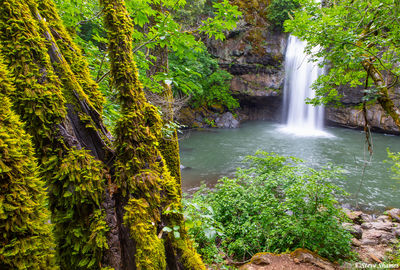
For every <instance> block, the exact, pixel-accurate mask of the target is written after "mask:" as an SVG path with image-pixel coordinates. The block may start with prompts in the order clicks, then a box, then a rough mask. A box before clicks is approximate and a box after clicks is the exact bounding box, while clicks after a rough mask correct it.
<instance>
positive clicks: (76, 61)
mask: <svg viewBox="0 0 400 270" xmlns="http://www.w3.org/2000/svg"><path fill="white" fill-rule="evenodd" d="M38 9H39V12H40V14H41V15H42V16H43V17H44V18H46V21H47V22H48V27H49V29H50V30H51V33H53V37H54V39H55V40H56V42H57V46H58V48H59V49H60V51H61V53H62V55H63V57H64V58H65V60H66V62H67V63H68V66H69V67H70V69H71V71H72V72H73V74H74V77H75V78H76V81H77V84H78V85H79V88H82V90H83V92H84V93H85V95H87V96H88V99H87V102H89V103H91V104H93V106H94V107H95V108H96V110H97V111H98V112H99V113H101V112H102V110H103V104H104V102H105V98H104V96H103V95H102V93H101V92H100V91H99V89H98V85H97V83H96V82H95V81H94V80H93V79H92V77H91V76H90V71H89V68H88V64H87V62H86V61H85V59H84V58H83V56H82V52H81V50H80V48H79V47H78V46H76V44H75V43H74V42H73V40H72V38H71V36H70V34H69V32H68V31H67V29H66V28H65V27H64V25H63V24H62V20H61V18H60V17H59V16H58V13H57V10H56V7H55V5H54V3H53V1H49V0H41V1H38Z"/></svg>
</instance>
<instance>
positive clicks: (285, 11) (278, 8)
mask: <svg viewBox="0 0 400 270" xmlns="http://www.w3.org/2000/svg"><path fill="white" fill-rule="evenodd" d="M299 6H300V4H299V1H298V0H273V1H272V2H271V4H270V5H269V6H268V16H267V17H268V20H269V22H270V23H271V25H272V27H273V28H274V29H275V30H278V31H281V30H283V23H284V22H285V21H286V20H288V19H289V14H290V15H293V10H295V9H297V8H298V7H299Z"/></svg>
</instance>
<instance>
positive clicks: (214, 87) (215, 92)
mask: <svg viewBox="0 0 400 270" xmlns="http://www.w3.org/2000/svg"><path fill="white" fill-rule="evenodd" d="M194 54H195V55H194V57H178V56H177V55H176V54H170V55H169V61H170V62H169V65H170V73H171V74H170V76H171V77H172V78H173V81H172V83H173V89H174V93H175V95H190V96H192V99H191V102H192V104H193V105H194V106H200V105H203V104H206V105H212V104H221V105H224V106H226V107H227V108H228V109H233V108H237V107H238V106H239V103H238V101H237V100H236V99H235V98H233V97H232V94H231V92H230V80H231V79H232V75H231V74H229V73H228V72H227V71H225V70H222V69H220V67H219V65H218V61H217V60H216V59H214V58H212V56H211V55H210V54H209V53H208V52H207V50H206V48H205V47H203V50H202V51H200V52H195V53H194Z"/></svg>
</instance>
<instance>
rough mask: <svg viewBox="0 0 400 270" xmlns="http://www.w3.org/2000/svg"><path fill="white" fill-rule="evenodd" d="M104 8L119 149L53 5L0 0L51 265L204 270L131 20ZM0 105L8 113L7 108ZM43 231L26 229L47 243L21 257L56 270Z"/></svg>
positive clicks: (0, 44)
mask: <svg viewBox="0 0 400 270" xmlns="http://www.w3.org/2000/svg"><path fill="white" fill-rule="evenodd" d="M103 5H104V14H105V15H106V23H107V26H108V28H109V30H110V57H111V58H112V75H113V80H114V84H115V85H116V87H117V89H118V91H119V100H120V103H121V108H122V115H123V116H122V117H121V119H120V120H119V122H118V125H117V130H116V138H115V142H113V139H112V138H111V135H110V133H109V132H108V131H107V129H106V127H105V126H104V125H103V123H102V119H101V113H102V102H103V97H102V96H101V94H100V93H99V91H98V89H97V85H96V83H95V82H94V81H93V80H92V79H91V78H90V75H89V70H88V66H87V64H86V61H85V60H84V58H83V57H82V53H81V51H80V50H79V48H78V47H77V46H76V45H75V44H74V43H73V41H72V39H71V37H70V36H69V34H68V32H67V31H66V30H65V28H64V26H63V25H62V23H61V20H60V18H59V17H58V15H57V12H56V9H55V7H54V4H53V3H52V1H49V0H41V1H36V0H0V57H2V58H3V59H4V64H5V66H6V68H7V69H8V70H9V72H10V78H12V83H13V85H14V87H15V90H13V91H8V92H7V93H5V94H4V95H6V96H7V98H8V99H9V100H10V101H11V104H12V108H13V109H14V110H15V112H16V113H17V114H18V115H19V117H20V118H21V120H22V121H23V122H24V129H25V130H26V131H27V133H29V134H30V136H31V138H32V143H33V146H34V149H35V152H36V157H37V159H38V163H39V164H40V168H41V170H40V172H39V176H41V177H42V178H43V179H45V180H46V186H47V189H48V196H49V208H50V210H51V223H52V224H53V227H54V229H53V232H54V236H55V246H56V248H55V251H56V259H57V263H58V265H59V266H60V268H61V269H102V268H105V269H110V268H109V267H112V268H113V269H115V270H120V269H157V270H159V269H204V266H203V263H202V262H201V260H200V258H199V256H198V255H197V253H196V252H195V250H194V249H193V247H192V244H191V242H190V241H189V240H188V237H187V233H186V230H185V228H184V223H183V216H182V214H181V210H182V209H181V198H180V185H179V184H178V183H177V181H176V180H175V178H174V177H172V176H171V173H170V171H169V169H168V167H167V166H166V162H165V160H164V158H163V156H162V154H161V153H160V151H159V147H160V145H159V142H160V140H161V127H162V120H161V118H160V116H159V115H158V112H157V110H156V108H155V107H153V106H151V105H150V104H148V103H147V101H146V99H145V97H144V94H143V91H142V89H141V87H140V83H139V82H138V77H137V70H136V67H135V65H134V63H133V56H132V52H131V51H132V48H131V39H130V36H131V27H132V24H131V22H130V18H129V16H128V15H127V13H126V10H125V7H124V3H123V1H104V2H103ZM0 83H2V82H1V81H0ZM2 100H3V99H2ZM4 104H5V107H4V108H5V109H4V110H5V111H6V112H7V110H9V107H10V106H11V105H7V104H6V102H5V103H4ZM2 108H3V107H2ZM6 114H7V113H6ZM3 126H6V124H5V123H3V122H1V126H0V128H3ZM12 126H16V128H19V129H20V128H21V127H22V125H21V124H17V123H14V124H12ZM9 128H11V126H10V127H9ZM20 134H22V133H20ZM27 140H28V141H29V139H27ZM23 145H24V146H25V148H26V149H22V150H24V151H22V150H21V151H22V152H21V162H22V161H23V160H31V162H33V161H34V159H33V158H32V153H31V152H30V150H29V142H23ZM0 147H2V146H1V145H0ZM10 147H12V148H14V147H15V148H16V149H17V146H14V145H13V146H10ZM7 151H8V150H7ZM16 151H19V150H18V149H17V150H16ZM175 154H177V153H175ZM3 157H5V155H2V160H1V161H2V162H3V163H4V158H3ZM14 159H15V160H18V159H17V156H15V157H14ZM24 162H25V161H24ZM29 166H32V168H33V166H34V165H29ZM33 170H34V169H32V173H31V174H32V175H31V177H32V179H34V178H35V177H36V176H35V173H34V172H33ZM12 171H13V172H14V171H15V172H17V171H18V168H17V167H16V168H13V169H12ZM2 172H3V171H1V173H2ZM30 172H31V171H30ZM39 176H38V177H39ZM2 177H3V175H2ZM2 179H3V178H2ZM27 179H29V178H27ZM35 179H36V178H35ZM32 181H33V180H32ZM34 188H36V190H37V191H38V194H37V195H35V196H36V197H35V196H32V198H33V199H34V200H36V201H37V202H38V205H37V209H36V210H35V209H34V210H32V211H33V212H34V213H35V215H37V219H38V222H39V223H40V222H41V224H43V220H45V219H46V217H45V216H46V212H45V210H44V209H43V196H42V195H43V191H44V190H43V186H42V185H41V184H40V183H39V182H38V184H37V187H34ZM34 188H33V189H34ZM13 189H15V190H17V189H16V187H13ZM40 194H42V195H40ZM1 198H2V197H0V200H1ZM42 210H43V211H42ZM7 211H8V210H7ZM10 211H11V210H10ZM39 212H41V215H39ZM0 215H3V213H2V212H0ZM1 217H2V216H1ZM32 219H34V215H32ZM46 224H47V223H46ZM46 224H44V225H43V227H42V230H43V231H40V228H39V227H38V226H36V225H35V226H34V227H32V229H31V231H30V233H32V234H34V232H35V230H38V232H42V233H40V236H41V237H43V239H42V240H40V239H39V238H38V243H39V244H40V243H43V244H40V248H38V250H37V251H38V252H36V251H35V250H34V249H31V251H30V252H31V253H32V254H31V255H32V256H31V257H26V258H25V260H26V261H27V263H28V264H29V263H30V262H29V260H31V261H32V262H33V261H40V260H41V262H44V261H46V262H49V263H48V264H47V266H48V267H40V268H41V269H48V268H51V267H52V266H51V263H50V261H51V260H52V259H51V253H52V252H51V251H50V252H47V253H46V252H45V250H49V247H51V246H52V244H51V242H52V240H51V237H50V236H49V235H48V228H49V227H48V226H50V225H49V224H47V225H46ZM5 226H9V225H5ZM23 226H25V225H23ZM26 226H27V225H26ZM165 227H169V228H174V229H175V235H177V233H179V237H174V236H173V233H172V232H170V233H167V232H166V230H163V229H164V228H165ZM27 228H29V226H28V227H27ZM46 233H47V234H46ZM24 235H26V236H29V234H28V233H27V234H24ZM10 239H11V238H10ZM39 240H40V241H42V242H40V241H39ZM46 241H47V242H46ZM2 251H3V250H0V252H2ZM39 251H40V252H41V254H42V257H41V258H38V257H37V256H36V255H37V254H39ZM35 254H36V255H35ZM0 256H2V255H1V253H0ZM35 256H36V257H35ZM10 258H11V257H10ZM1 259H3V258H1ZM15 262H17V259H16V260H15ZM35 263H36V262H35ZM37 265H40V263H37ZM0 266H2V265H0ZM107 267H108V268H107ZM13 269H14V268H13Z"/></svg>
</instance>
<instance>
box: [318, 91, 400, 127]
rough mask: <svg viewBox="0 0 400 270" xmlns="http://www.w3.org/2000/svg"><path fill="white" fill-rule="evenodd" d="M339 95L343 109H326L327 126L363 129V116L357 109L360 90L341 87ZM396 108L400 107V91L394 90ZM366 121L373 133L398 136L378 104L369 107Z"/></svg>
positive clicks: (359, 102)
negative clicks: (341, 96) (340, 95)
mask: <svg viewBox="0 0 400 270" xmlns="http://www.w3.org/2000/svg"><path fill="white" fill-rule="evenodd" d="M339 93H340V94H342V95H343V98H342V100H341V101H342V103H343V105H344V106H343V107H339V108H335V107H327V108H326V109H325V119H326V122H327V124H331V125H339V126H343V127H350V128H358V129H360V128H363V127H364V125H365V120H364V115H363V113H362V110H361V109H360V108H359V106H358V105H359V104H361V103H362V96H363V93H362V91H361V89H354V88H346V87H342V88H341V89H340V90H339ZM392 98H393V99H394V100H395V104H396V105H397V106H399V105H400V89H399V88H397V89H395V91H394V93H393V94H392ZM367 120H368V123H369V124H370V126H371V129H372V130H373V131H378V132H386V133H393V134H400V131H399V128H398V127H397V126H396V125H395V123H394V121H393V119H392V118H391V117H390V116H388V115H387V114H386V113H385V112H384V111H383V109H382V108H381V107H380V105H379V104H374V105H370V106H369V107H368V111H367Z"/></svg>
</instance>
